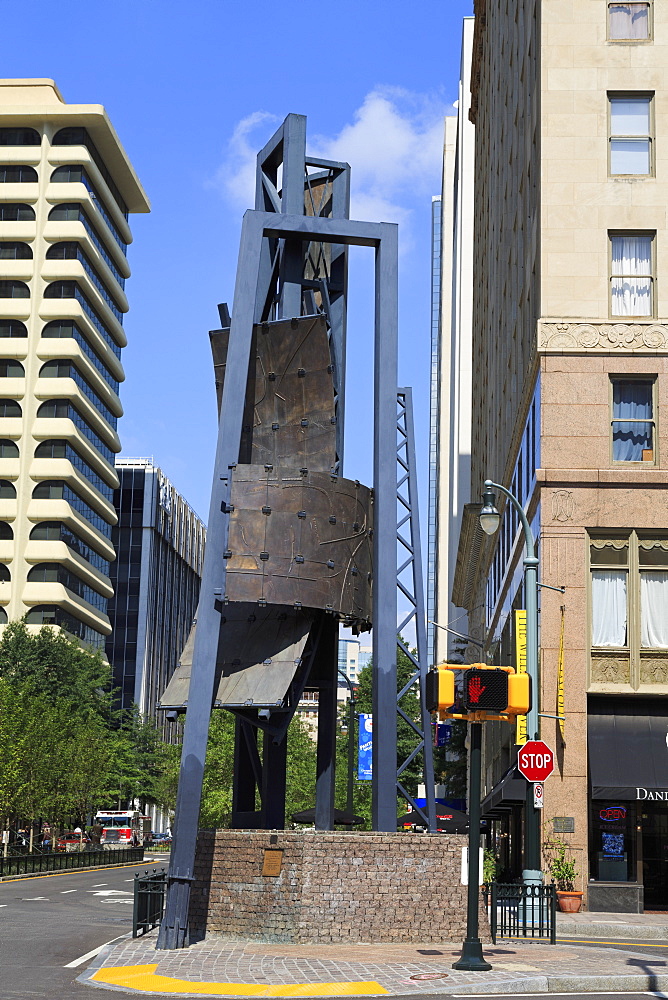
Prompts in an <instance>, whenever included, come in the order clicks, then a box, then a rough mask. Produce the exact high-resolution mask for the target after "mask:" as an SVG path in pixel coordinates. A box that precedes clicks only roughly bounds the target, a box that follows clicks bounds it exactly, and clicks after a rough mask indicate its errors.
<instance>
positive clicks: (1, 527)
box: [0, 521, 14, 542]
mask: <svg viewBox="0 0 668 1000" xmlns="http://www.w3.org/2000/svg"><path fill="white" fill-rule="evenodd" d="M13 537H14V530H13V528H12V526H11V524H7V522H6V521H0V541H3V542H9V541H11V539H12V538H13Z"/></svg>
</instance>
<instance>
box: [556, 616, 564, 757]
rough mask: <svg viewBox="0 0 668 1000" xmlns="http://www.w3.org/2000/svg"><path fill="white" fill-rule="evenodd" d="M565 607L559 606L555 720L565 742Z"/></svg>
mask: <svg viewBox="0 0 668 1000" xmlns="http://www.w3.org/2000/svg"><path fill="white" fill-rule="evenodd" d="M565 612H566V608H565V607H564V606H563V604H562V606H561V635H560V636H559V663H558V665H557V720H558V726H559V733H560V735H561V739H562V741H563V742H564V743H565V742H566V720H565V718H564V618H565Z"/></svg>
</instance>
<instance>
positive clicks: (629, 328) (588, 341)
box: [538, 320, 668, 353]
mask: <svg viewBox="0 0 668 1000" xmlns="http://www.w3.org/2000/svg"><path fill="white" fill-rule="evenodd" d="M538 345H539V350H541V351H545V352H550V351H558V352H559V353H561V352H563V351H583V350H584V351H599V352H601V351H605V352H606V353H610V352H611V351H621V352H626V351H640V352H642V353H647V352H648V351H666V350H668V325H665V324H662V323H657V322H655V321H654V320H649V321H647V322H644V323H643V322H633V323H585V322H581V323H578V322H573V323H571V322H558V321H556V320H541V321H539V324H538Z"/></svg>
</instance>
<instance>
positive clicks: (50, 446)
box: [35, 440, 67, 458]
mask: <svg viewBox="0 0 668 1000" xmlns="http://www.w3.org/2000/svg"><path fill="white" fill-rule="evenodd" d="M35 458H67V441H58V440H55V441H40V443H39V444H38V445H37V447H36V448H35Z"/></svg>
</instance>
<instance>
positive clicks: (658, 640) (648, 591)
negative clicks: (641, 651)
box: [640, 570, 668, 649]
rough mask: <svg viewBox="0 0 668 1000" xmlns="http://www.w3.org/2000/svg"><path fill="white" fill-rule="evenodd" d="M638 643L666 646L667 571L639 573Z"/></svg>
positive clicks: (667, 619) (647, 645) (667, 646)
mask: <svg viewBox="0 0 668 1000" xmlns="http://www.w3.org/2000/svg"><path fill="white" fill-rule="evenodd" d="M640 645H641V646H643V647H645V648H648V647H649V648H651V649H656V648H661V649H666V648H668V571H667V570H652V571H651V572H649V571H643V572H642V573H641V574H640Z"/></svg>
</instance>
